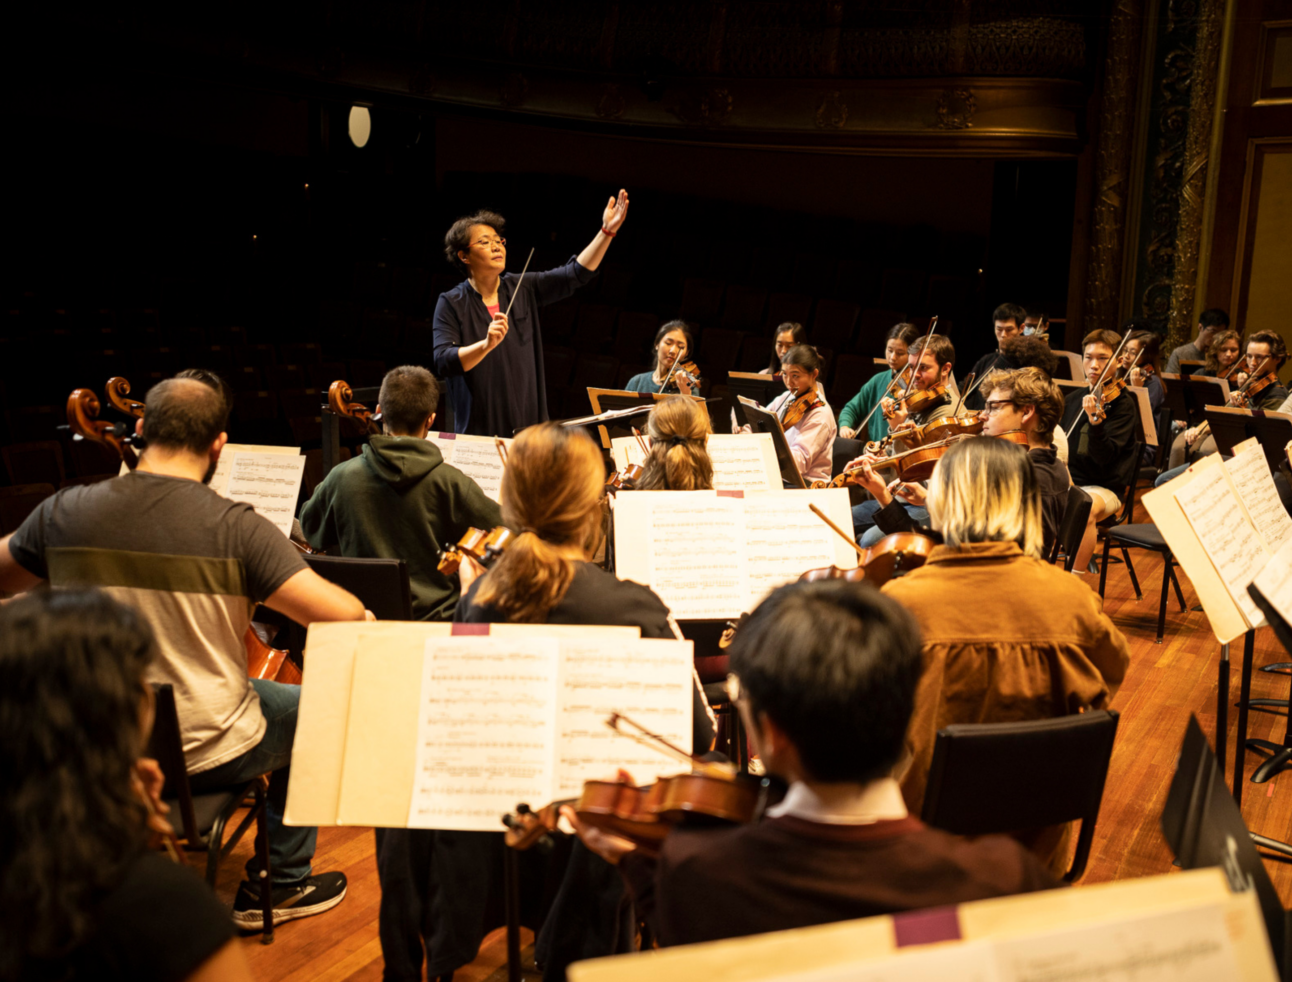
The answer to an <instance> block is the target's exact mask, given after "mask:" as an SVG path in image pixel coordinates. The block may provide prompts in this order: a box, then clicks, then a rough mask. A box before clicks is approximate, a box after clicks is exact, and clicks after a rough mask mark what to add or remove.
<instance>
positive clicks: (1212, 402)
mask: <svg viewBox="0 0 1292 982" xmlns="http://www.w3.org/2000/svg"><path fill="white" fill-rule="evenodd" d="M1180 384H1181V385H1183V386H1184V389H1185V392H1186V395H1185V399H1186V400H1187V401H1188V403H1189V406H1190V408H1191V409H1192V411H1193V415H1192V417H1191V418H1190V422H1191V423H1194V424H1197V423H1200V422H1201V421H1202V416H1203V413H1204V412H1205V411H1206V408H1207V407H1208V406H1227V405H1229V383H1228V382H1227V381H1225V380H1224V379H1222V378H1209V377H1208V378H1199V377H1198V376H1196V375H1195V376H1190V377H1189V378H1186V379H1182V380H1181V382H1180Z"/></svg>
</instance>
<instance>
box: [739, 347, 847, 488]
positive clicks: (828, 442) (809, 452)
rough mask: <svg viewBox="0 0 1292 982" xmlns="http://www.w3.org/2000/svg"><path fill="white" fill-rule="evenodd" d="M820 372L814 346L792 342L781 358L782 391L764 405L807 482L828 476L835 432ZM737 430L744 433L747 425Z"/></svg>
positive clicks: (824, 478)
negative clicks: (783, 385)
mask: <svg viewBox="0 0 1292 982" xmlns="http://www.w3.org/2000/svg"><path fill="white" fill-rule="evenodd" d="M820 376H821V356H820V355H819V354H817V351H816V349H815V348H814V347H812V346H811V345H810V344H796V345H795V346H794V347H792V348H790V350H789V351H787V352H785V357H784V358H782V359H781V378H782V379H783V380H784V381H785V388H786V391H785V392H782V393H781V394H780V395H778V396H777V397H776V398H775V399H773V400H772V401H771V402H769V403H768V404H767V406H766V407H765V408H766V409H767V410H768V411H769V412H773V413H775V414H776V416H777V418H779V419H780V420H781V425H782V426H783V427H784V429H785V440H786V442H787V443H788V444H789V447H790V453H791V454H793V456H794V463H795V464H797V465H798V469H799V473H800V474H802V475H803V480H805V481H807V482H808V483H811V482H812V481H828V480H830V469H831V466H832V462H831V459H830V451H831V449H832V448H833V446H834V437H835V433H836V432H837V428H836V426H835V422H834V412H833V411H832V410H831V409H830V406H829V404H828V403H826V401H825V399H823V398H822V396H821V393H820V390H819V388H818V384H817V380H818V379H819V378H820ZM737 432H745V433H748V432H749V427H747V426H745V427H741V428H740V429H738V430H737Z"/></svg>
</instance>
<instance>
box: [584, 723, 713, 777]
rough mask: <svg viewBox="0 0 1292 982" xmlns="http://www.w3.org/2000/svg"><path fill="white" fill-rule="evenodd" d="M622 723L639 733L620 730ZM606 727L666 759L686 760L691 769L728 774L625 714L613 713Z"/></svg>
mask: <svg viewBox="0 0 1292 982" xmlns="http://www.w3.org/2000/svg"><path fill="white" fill-rule="evenodd" d="M621 723H623V724H625V725H627V726H631V727H632V728H633V729H634V730H636V731H637V732H636V733H629V732H628V731H627V730H623V729H620V726H619V724H621ZM606 726H608V727H610V728H611V729H612V730H614V731H615V732H616V733H617V734H619V735H620V736H621V737H627V738H628V739H629V740H633V741H635V742H637V743H640V744H641V745H642V746H643V747H650V749H652V750H654V751H655V752H656V753H661V754H664V755H665V756H666V757H676V758H677V759H678V760H684V761H686V763H687V765H688V766H690V767H693V768H694V767H698V768H700V769H702V770H705V769H711V770H716V771H718V772H719V773H722V774H726V773H728V772H727V771H726V769H725V768H723V767H721V766H720V765H716V764H711V763H709V762H708V761H705V760H701V759H700V758H699V757H697V756H695V755H694V754H689V753H687V752H686V751H685V750H683V749H682V748H681V747H679V746H677V744H675V743H673V742H672V741H670V740H668V739H666V738H665V737H662V736H660V735H659V734H658V733H652V732H651V731H650V730H648V729H646V727H644V726H642V725H641V724H640V723H638V722H636V721H634V720H631V719H629V718H628V717H627V716H625V715H624V714H623V713H614V712H612V713H611V714H610V716H609V718H608V719H607V720H606Z"/></svg>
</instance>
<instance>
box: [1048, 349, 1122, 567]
mask: <svg viewBox="0 0 1292 982" xmlns="http://www.w3.org/2000/svg"><path fill="white" fill-rule="evenodd" d="M1120 344H1121V338H1119V337H1118V336H1117V334H1116V332H1114V331H1091V332H1090V333H1089V334H1087V335H1086V336H1085V338H1084V339H1083V340H1082V343H1081V352H1082V358H1081V363H1082V365H1083V366H1084V367H1085V371H1086V378H1087V379H1089V380H1090V384H1091V386H1092V387H1093V386H1094V383H1095V381H1096V380H1097V379H1099V378H1100V376H1102V375H1104V369H1105V368H1107V366H1108V363H1109V362H1110V361H1111V360H1112V357H1113V353H1114V352H1116V350H1117V348H1118V346H1119V345H1120ZM1112 377H1113V376H1112V370H1111V369H1110V370H1109V371H1108V374H1107V377H1106V378H1104V383H1105V384H1106V383H1107V382H1108V381H1110V380H1111V379H1112ZM1138 415H1139V407H1138V406H1136V404H1135V399H1134V397H1133V396H1128V395H1126V393H1124V392H1123V393H1122V394H1121V395H1119V396H1118V397H1117V398H1115V399H1113V400H1112V401H1110V402H1107V403H1105V402H1104V401H1103V399H1102V396H1101V393H1096V392H1088V391H1086V390H1084V389H1077V390H1074V391H1072V392H1069V393H1068V395H1067V397H1066V399H1065V400H1064V409H1063V420H1062V426H1063V429H1064V431H1065V432H1067V430H1068V428H1069V427H1074V428H1073V429H1072V432H1071V433H1069V434H1068V472H1069V473H1070V474H1071V475H1072V481H1073V483H1074V484H1076V485H1077V486H1078V487H1080V488H1081V489H1082V490H1084V491H1085V492H1086V493H1087V494H1089V495H1090V497H1091V498H1092V499H1093V503H1092V504H1091V507H1090V520H1089V523H1088V524H1087V526H1086V534H1085V536H1084V537H1083V538H1082V540H1081V548H1080V549H1079V550H1078V552H1077V558H1076V565H1075V566H1074V569H1076V570H1085V569H1086V565H1087V564H1088V563H1089V562H1090V557H1091V555H1092V554H1093V553H1094V548H1095V536H1096V531H1095V525H1096V524H1097V523H1098V522H1100V521H1102V520H1103V519H1104V518H1107V517H1108V516H1109V515H1115V514H1117V512H1118V511H1120V510H1121V507H1122V500H1121V498H1120V497H1119V495H1121V494H1124V493H1125V491H1126V489H1127V488H1128V487H1129V486H1130V482H1131V478H1133V477H1134V476H1135V468H1136V467H1137V466H1138V464H1139V461H1138V460H1137V459H1136V456H1135V420H1136V418H1137V416H1138Z"/></svg>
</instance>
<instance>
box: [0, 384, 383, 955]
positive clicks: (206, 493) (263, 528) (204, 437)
mask: <svg viewBox="0 0 1292 982" xmlns="http://www.w3.org/2000/svg"><path fill="white" fill-rule="evenodd" d="M146 401H147V404H148V413H147V415H146V416H145V417H144V418H143V419H142V420H140V421H139V424H138V426H139V430H140V432H141V433H142V435H143V437H144V439H145V441H146V442H147V445H148V446H147V449H146V450H145V451H144V452H143V455H142V456H141V457H140V459H139V465H138V467H137V468H136V469H135V470H133V471H131V472H129V473H128V474H125V475H123V476H121V477H116V478H113V479H111V480H107V481H100V482H99V483H97V484H91V485H84V486H80V487H71V488H66V489H64V490H62V491H59V492H58V493H57V494H55V495H53V496H52V497H50V498H46V499H45V501H44V502H42V503H41V505H40V506H39V507H38V508H37V509H36V510H35V511H34V512H32V514H31V515H30V516H28V518H27V520H26V521H25V522H23V524H22V525H21V526H20V527H19V529H18V531H16V532H14V533H13V534H12V535H10V536H8V537H7V538H6V539H2V540H0V590H4V591H6V592H10V593H14V592H19V591H23V590H27V589H30V588H32V587H34V586H37V585H38V584H40V583H41V582H42V581H48V582H49V583H50V584H51V585H52V586H55V587H67V586H103V587H104V588H105V589H107V590H108V591H109V592H110V593H111V594H112V596H113V597H114V598H116V599H119V600H123V601H126V602H128V603H130V604H131V605H132V606H134V607H135V608H136V609H138V610H139V611H140V612H141V613H142V614H143V615H144V617H145V619H146V620H147V621H148V622H149V624H150V626H151V627H152V629H153V633H154V634H155V635H156V637H157V644H158V648H159V657H158V658H157V660H156V661H154V662H153V663H152V665H151V666H150V667H149V669H148V680H149V681H150V682H169V683H171V684H172V685H173V686H174V687H175V699H176V702H177V704H178V709H179V716H180V719H181V720H182V721H183V739H184V755H185V758H186V762H187V765H188V771H189V783H190V785H191V786H192V787H193V790H194V791H196V792H201V791H205V790H207V789H210V788H217V787H227V786H229V785H231V784H235V783H237V782H239V781H245V780H250V779H251V778H253V777H255V776H257V775H259V774H264V773H267V772H272V774H271V776H270V781H269V852H270V857H271V866H272V875H273V883H274V894H273V895H274V920H275V922H281V921H285V920H292V919H295V918H298V917H308V916H310V915H311V914H318V913H321V912H322V911H325V910H329V909H331V908H332V907H335V906H336V905H337V904H338V903H340V902H341V900H342V899H343V898H344V896H345V890H346V879H345V875H344V874H343V873H333V872H329V873H321V874H315V873H314V872H313V870H312V858H313V855H314V845H315V840H316V838H317V834H318V830H317V829H314V828H309V827H302V826H286V825H284V824H283V821H282V819H283V809H284V807H285V804H286V799H287V779H288V767H289V765H290V763H291V751H292V741H293V739H294V737H295V733H296V707H297V704H298V703H299V701H300V686H297V685H285V684H283V683H279V682H273V681H268V680H265V679H248V678H247V649H246V646H245V644H244V643H243V635H244V634H246V631H247V627H248V625H249V624H250V621H251V613H252V610H253V609H254V605H255V604H256V603H263V604H264V605H265V606H266V607H269V608H270V609H272V610H276V611H278V612H280V613H282V614H286V615H287V616H288V617H290V618H291V619H292V620H294V621H296V622H297V623H300V624H303V625H306V626H308V625H309V624H310V623H312V622H314V621H339V620H363V619H364V618H365V616H371V615H367V614H366V612H365V611H364V608H363V604H361V603H360V602H359V600H358V599H357V598H356V597H355V596H353V595H352V594H351V593H349V592H348V591H346V590H343V589H341V588H340V587H339V586H336V585H335V584H333V583H330V582H328V581H327V580H325V579H323V578H322V577H321V576H319V575H318V574H317V573H315V572H314V571H313V570H311V569H310V568H309V567H308V566H306V564H305V560H304V559H303V558H302V557H301V554H300V552H299V551H297V550H296V549H295V548H294V547H293V546H292V545H291V543H289V542H288V541H287V538H286V537H285V536H284V535H283V534H282V533H281V532H280V531H279V530H278V529H277V528H276V527H275V526H274V525H273V523H272V522H270V521H269V520H268V519H267V518H265V517H264V516H262V515H257V514H256V512H255V511H254V509H252V507H251V506H250V505H247V504H244V503H241V502H236V501H230V500H229V499H227V498H224V497H221V496H220V495H218V494H216V493H215V492H214V491H212V490H211V489H210V488H208V487H206V486H205V482H206V481H209V480H210V475H211V474H212V473H213V472H214V469H215V463H216V461H217V460H218V459H219V456H220V451H221V450H222V449H223V447H224V444H225V443H226V441H227V435H226V434H225V432H224V430H225V417H226V406H225V403H224V401H223V399H222V398H221V397H220V395H219V393H218V392H216V391H215V390H214V389H212V388H210V387H209V386H208V385H206V384H204V383H202V382H199V381H197V380H195V379H190V378H183V379H168V380H166V381H164V382H159V383H158V384H157V385H155V386H153V388H152V389H151V390H150V391H149V393H148V396H147V399H146ZM259 882H260V870H259V860H258V858H257V856H256V855H255V854H253V856H252V858H251V859H250V860H249V861H248V863H247V879H246V880H244V881H243V883H242V885H241V886H240V887H239V889H238V894H237V897H236V898H235V900H234V907H233V919H234V922H235V923H236V924H238V925H240V926H243V927H245V928H247V929H249V930H259V929H260V890H259Z"/></svg>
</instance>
